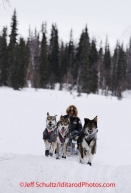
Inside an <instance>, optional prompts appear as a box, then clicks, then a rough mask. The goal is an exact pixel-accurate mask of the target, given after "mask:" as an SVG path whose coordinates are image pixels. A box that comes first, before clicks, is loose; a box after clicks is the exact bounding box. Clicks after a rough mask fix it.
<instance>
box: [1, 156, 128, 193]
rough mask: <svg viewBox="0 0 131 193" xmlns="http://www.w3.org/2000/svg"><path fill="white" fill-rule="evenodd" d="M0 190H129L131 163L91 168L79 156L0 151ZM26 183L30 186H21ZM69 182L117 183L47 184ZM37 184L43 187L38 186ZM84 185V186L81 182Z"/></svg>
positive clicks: (123, 192) (12, 192) (9, 192)
mask: <svg viewBox="0 0 131 193" xmlns="http://www.w3.org/2000/svg"><path fill="white" fill-rule="evenodd" d="M0 173H2V175H0V184H1V185H0V189H1V191H0V192H2V193H18V192H20V193H37V192H38V193H43V192H47V193H54V192H60V193H64V192H67V193H70V192H83V193H86V192H88V193H95V192H97V193H105V192H107V193H119V192H120V193H129V192H130V190H131V183H130V175H131V166H124V165H123V166H118V167H115V166H113V165H106V164H105V165H97V163H96V164H94V165H93V166H92V167H90V166H88V165H85V164H83V165H82V164H80V163H78V160H77V158H75V157H74V158H71V159H67V160H56V159H54V158H50V157H48V158H47V157H44V156H34V155H18V154H17V155H15V154H0ZM21 182H23V183H24V186H27V183H34V184H30V185H29V187H21V186H20V183H21ZM42 182H44V183H47V184H49V183H50V182H51V183H54V186H55V183H56V184H58V182H60V183H62V182H66V183H80V182H81V183H83V182H84V183H85V182H87V183H95V184H96V183H102V184H103V183H115V186H116V187H108V188H100V187H84V185H83V187H76V188H75V187H72V188H71V187H44V185H43V184H42ZM38 185H40V186H42V187H38ZM81 186H82V185H81Z"/></svg>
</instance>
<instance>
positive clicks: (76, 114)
mask: <svg viewBox="0 0 131 193" xmlns="http://www.w3.org/2000/svg"><path fill="white" fill-rule="evenodd" d="M71 108H73V109H74V110H75V113H74V115H73V116H74V117H77V116H78V110H77V108H76V106H74V105H70V106H69V107H68V108H67V109H66V113H67V114H69V110H70V109H71Z"/></svg>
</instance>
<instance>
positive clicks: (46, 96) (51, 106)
mask: <svg viewBox="0 0 131 193" xmlns="http://www.w3.org/2000/svg"><path fill="white" fill-rule="evenodd" d="M71 104H73V105H76V107H77V108H78V116H79V117H80V119H81V121H82V124H84V118H89V119H93V118H94V117H95V116H98V145H97V154H95V156H94V159H93V165H92V167H90V166H89V165H86V164H80V163H79V156H71V157H67V159H66V160H65V159H60V160H56V159H55V156H54V157H45V155H44V153H45V146H44V142H43V139H42V133H43V130H44V129H45V120H46V114H47V112H49V113H50V115H57V120H59V118H60V116H61V115H64V114H65V112H66V108H67V107H68V106H69V105H71ZM130 116H131V93H130V92H129V91H128V92H126V93H124V98H123V99H122V100H118V99H117V98H115V97H111V96H109V97H105V96H102V95H93V94H90V95H86V94H82V96H81V97H78V96H77V93H75V92H73V93H72V94H71V93H70V92H67V91H58V90H43V89H39V90H34V89H31V88H28V89H23V90H22V91H14V90H12V89H10V88H1V89H0V123H1V126H0V193H45V192H46V193H55V192H58V193H59V192H60V193H65V192H66V193H77V192H82V193H96V192H97V193H130V192H131V180H130V179H131V126H130ZM110 183H113V184H115V187H97V186H99V185H103V184H106V185H109V184H110ZM22 186H23V187H22ZM70 186H72V187H70Z"/></svg>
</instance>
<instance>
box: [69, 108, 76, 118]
mask: <svg viewBox="0 0 131 193" xmlns="http://www.w3.org/2000/svg"><path fill="white" fill-rule="evenodd" d="M74 113H75V111H74V109H73V108H71V109H70V110H69V115H71V116H73V115H74Z"/></svg>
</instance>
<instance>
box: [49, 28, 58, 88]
mask: <svg viewBox="0 0 131 193" xmlns="http://www.w3.org/2000/svg"><path fill="white" fill-rule="evenodd" d="M49 63H50V64H49V66H50V70H49V71H50V85H51V89H53V88H54V84H55V83H57V82H59V80H60V74H59V43H58V29H57V27H56V25H52V30H51V38H50V45H49Z"/></svg>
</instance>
